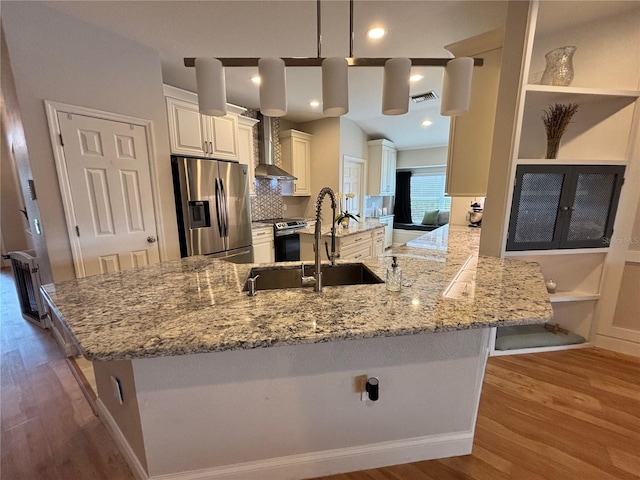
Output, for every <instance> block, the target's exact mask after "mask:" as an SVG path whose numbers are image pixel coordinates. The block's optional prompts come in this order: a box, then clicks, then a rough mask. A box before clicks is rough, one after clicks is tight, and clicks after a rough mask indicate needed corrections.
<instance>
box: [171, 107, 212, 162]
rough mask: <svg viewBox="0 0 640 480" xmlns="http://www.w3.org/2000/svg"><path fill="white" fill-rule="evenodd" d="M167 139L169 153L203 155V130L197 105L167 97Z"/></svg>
mask: <svg viewBox="0 0 640 480" xmlns="http://www.w3.org/2000/svg"><path fill="white" fill-rule="evenodd" d="M167 116H168V117H169V141H170V144H171V153H173V154H177V155H193V156H202V155H205V153H206V152H205V149H204V146H205V143H204V142H205V132H204V130H203V124H202V122H201V121H200V112H199V111H198V105H194V104H193V103H189V102H185V101H184V100H178V99H177V98H171V97H167Z"/></svg>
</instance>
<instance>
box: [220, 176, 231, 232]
mask: <svg viewBox="0 0 640 480" xmlns="http://www.w3.org/2000/svg"><path fill="white" fill-rule="evenodd" d="M220 195H221V197H222V206H223V214H222V216H223V220H224V236H225V237H228V236H229V203H228V200H227V192H226V191H225V188H224V181H223V180H222V179H220Z"/></svg>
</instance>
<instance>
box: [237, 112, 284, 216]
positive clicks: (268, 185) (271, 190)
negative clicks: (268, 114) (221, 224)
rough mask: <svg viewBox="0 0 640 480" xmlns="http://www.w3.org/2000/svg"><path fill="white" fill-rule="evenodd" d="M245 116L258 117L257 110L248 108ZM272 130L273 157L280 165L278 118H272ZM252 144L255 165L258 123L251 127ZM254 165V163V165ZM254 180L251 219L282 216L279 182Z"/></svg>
mask: <svg viewBox="0 0 640 480" xmlns="http://www.w3.org/2000/svg"><path fill="white" fill-rule="evenodd" d="M245 115H246V116H248V117H251V118H258V111H257V110H248V111H247V112H246V113H245ZM271 121H272V124H271V125H272V131H273V143H274V145H273V147H274V158H275V162H276V165H277V166H279V167H282V154H281V152H282V150H281V147H280V119H278V118H272V119H271ZM253 145H254V155H253V158H254V159H255V164H256V165H257V164H258V162H259V160H258V159H259V158H260V148H262V145H260V139H259V135H258V125H256V126H255V127H253ZM254 167H255V165H254ZM254 182H255V190H256V194H255V196H252V197H251V220H264V219H267V218H280V217H282V216H283V214H282V212H283V208H282V205H283V203H282V191H281V188H280V182H279V181H278V180H275V179H270V178H256V179H255V180H254Z"/></svg>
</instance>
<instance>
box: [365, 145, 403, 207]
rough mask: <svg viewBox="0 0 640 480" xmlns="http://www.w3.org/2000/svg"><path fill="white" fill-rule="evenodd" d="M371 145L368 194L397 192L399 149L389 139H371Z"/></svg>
mask: <svg viewBox="0 0 640 480" xmlns="http://www.w3.org/2000/svg"><path fill="white" fill-rule="evenodd" d="M367 144H368V145H369V161H368V166H367V169H368V173H367V177H368V179H367V180H368V181H367V195H380V196H391V195H395V193H396V157H397V150H396V147H395V145H394V144H393V142H390V141H389V140H371V141H369V142H367Z"/></svg>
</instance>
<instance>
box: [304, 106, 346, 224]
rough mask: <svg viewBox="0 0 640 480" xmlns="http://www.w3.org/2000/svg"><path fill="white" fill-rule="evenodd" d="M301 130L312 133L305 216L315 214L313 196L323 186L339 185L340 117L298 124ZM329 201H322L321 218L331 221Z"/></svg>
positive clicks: (333, 186) (337, 187)
mask: <svg viewBox="0 0 640 480" xmlns="http://www.w3.org/2000/svg"><path fill="white" fill-rule="evenodd" d="M300 128H301V130H302V131H303V132H307V133H310V134H311V135H313V139H312V140H311V199H310V201H309V202H308V204H307V207H306V210H305V216H308V217H313V216H314V215H315V211H314V210H315V198H316V195H317V194H318V192H319V191H320V190H321V189H322V188H323V187H331V188H332V189H333V190H334V191H336V192H337V191H338V190H339V186H340V119H339V118H324V119H322V120H316V121H314V122H306V123H303V124H301V125H300ZM327 212H331V210H330V203H329V201H328V200H325V202H324V203H323V213H324V215H323V219H324V221H325V222H328V221H331V214H330V213H329V215H327V214H326V213H327Z"/></svg>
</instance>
